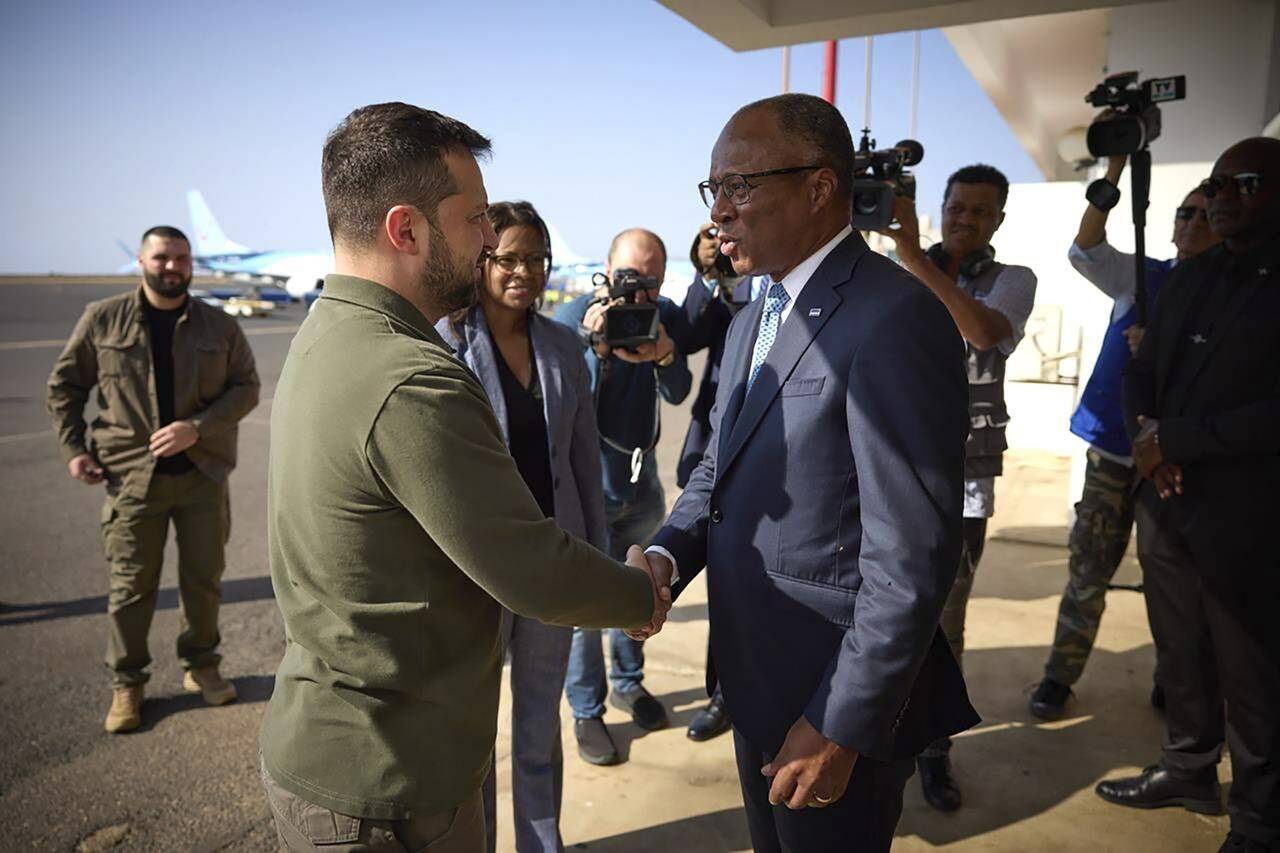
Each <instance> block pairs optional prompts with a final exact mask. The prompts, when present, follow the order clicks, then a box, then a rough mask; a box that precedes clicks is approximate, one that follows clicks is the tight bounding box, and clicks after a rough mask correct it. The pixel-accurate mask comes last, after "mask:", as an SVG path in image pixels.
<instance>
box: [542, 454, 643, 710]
mask: <svg viewBox="0 0 1280 853" xmlns="http://www.w3.org/2000/svg"><path fill="white" fill-rule="evenodd" d="M604 511H605V518H606V519H607V521H608V522H609V554H610V555H611V556H612V557H613V558H614V559H615V560H623V559H625V558H626V556H627V548H629V547H630V546H632V545H646V544H648V542H649V540H650V539H651V538H652V537H653V534H655V533H657V532H658V525H660V524H661V523H662V519H663V518H664V517H665V516H666V513H667V502H666V499H665V498H664V497H663V494H662V484H661V483H660V482H658V480H657V478H656V477H655V478H654V479H653V480H652V481H650V483H649V485H648V486H646V487H645V488H643V489H641V490H639V491H637V492H636V496H635V500H633V501H631V502H621V501H613V500H610V499H609V498H608V497H606V498H605V501H604ZM608 633H609V651H610V664H611V665H610V667H609V683H611V684H612V685H613V689H614V690H621V691H626V690H628V689H630V688H633V687H636V686H637V685H639V684H640V682H641V681H643V680H644V643H643V642H637V641H635V640H633V639H631V638H630V637H628V636H627V635H626V634H624V633H622V631H621V630H620V629H618V628H610V629H609V632H608ZM600 635H601V632H600V631H598V630H588V629H583V628H574V629H573V646H572V647H571V648H570V650H569V674H568V678H567V679H566V681H565V688H564V692H565V696H566V697H567V698H568V699H569V707H570V709H572V711H573V716H574V719H578V720H589V719H594V718H596V717H603V716H604V699H605V696H606V695H607V692H608V690H607V688H608V685H607V684H606V683H605V676H604V646H603V640H602V638H601V636H600Z"/></svg>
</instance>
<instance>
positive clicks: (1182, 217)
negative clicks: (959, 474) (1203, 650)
mask: <svg viewBox="0 0 1280 853" xmlns="http://www.w3.org/2000/svg"><path fill="white" fill-rule="evenodd" d="M1106 116H1107V114H1105V113H1104V114H1103V118H1106ZM1125 161H1126V157H1125V156H1124V155H1116V156H1112V157H1110V158H1109V159H1108V161H1107V174H1106V178H1105V180H1106V181H1107V182H1108V183H1109V184H1111V185H1112V186H1116V187H1118V186H1119V182H1120V175H1121V173H1122V172H1123V171H1124V166H1125ZM1112 200H1113V201H1114V200H1116V199H1115V197H1114V196H1112ZM1104 203H1105V202H1104ZM1206 205H1207V201H1206V199H1205V197H1204V195H1202V194H1201V193H1200V191H1199V190H1198V189H1193V190H1192V191H1191V192H1190V193H1188V194H1187V197H1186V198H1185V199H1183V201H1182V204H1181V205H1180V206H1179V207H1178V209H1177V211H1176V212H1175V214H1174V221H1173V245H1174V247H1175V248H1176V249H1177V255H1176V257H1174V258H1171V259H1169V260H1165V261H1157V260H1156V259H1155V258H1151V257H1148V258H1146V259H1145V262H1146V275H1145V278H1146V290H1147V311H1148V312H1150V311H1151V310H1153V307H1154V305H1155V301H1156V295H1157V294H1158V293H1159V292H1160V289H1161V287H1162V286H1163V284H1164V282H1165V280H1166V279H1168V278H1169V276H1170V275H1171V274H1172V272H1173V270H1174V268H1175V267H1176V266H1177V265H1178V264H1180V263H1182V262H1183V261H1186V260H1188V259H1189V258H1193V257H1195V256H1196V255H1198V254H1200V253H1201V252H1203V251H1204V250H1206V249H1208V248H1210V247H1212V246H1215V245H1217V244H1218V243H1219V242H1221V238H1219V237H1218V236H1217V235H1215V234H1214V233H1213V231H1212V230H1211V229H1210V228H1209V219H1208V216H1207V212H1206ZM1109 214H1110V208H1107V209H1103V208H1101V207H1099V206H1097V205H1096V204H1094V203H1092V202H1090V204H1089V205H1088V207H1087V208H1086V209H1085V212H1084V216H1083V217H1081V219H1080V230H1079V233H1077V234H1076V239H1075V242H1074V243H1072V245H1071V249H1070V250H1069V251H1068V253H1067V257H1068V259H1070V261H1071V265H1072V266H1073V267H1075V268H1076V271H1077V272H1078V273H1080V274H1081V275H1082V276H1084V277H1085V278H1086V279H1088V280H1089V282H1090V283H1092V284H1093V285H1094V286H1095V287H1097V288H1098V289H1099V290H1101V291H1102V292H1103V293H1105V294H1106V295H1107V296H1109V297H1111V298H1112V299H1114V300H1115V304H1114V307H1113V308H1112V310H1111V321H1110V325H1109V326H1108V328H1107V332H1106V334H1105V336H1104V337H1103V341H1102V348H1101V350H1100V352H1099V353H1098V360H1097V361H1096V362H1095V363H1094V368H1093V374H1092V375H1091V376H1090V377H1089V382H1088V384H1087V385H1086V386H1085V389H1084V392H1083V393H1082V394H1081V396H1080V405H1079V406H1078V407H1077V408H1076V411H1075V413H1074V414H1073V415H1072V416H1071V432H1072V433H1074V434H1075V435H1077V436H1079V437H1080V438H1082V439H1084V440H1085V441H1087V442H1089V450H1088V451H1087V454H1086V463H1085V475H1084V489H1083V492H1082V494H1081V496H1080V502H1079V503H1077V504H1076V507H1075V510H1076V518H1075V523H1074V524H1073V525H1072V527H1071V534H1070V536H1069V537H1068V540H1067V545H1068V548H1069V550H1070V553H1071V557H1070V560H1069V561H1068V580H1067V587H1066V589H1065V590H1064V591H1063V593H1062V602H1061V604H1060V605H1059V607H1058V622H1057V628H1056V630H1055V633H1054V638H1053V649H1052V651H1050V653H1049V660H1048V661H1047V662H1046V663H1045V667H1044V679H1043V680H1042V681H1041V682H1040V684H1039V686H1037V687H1036V690H1035V692H1034V693H1033V694H1032V696H1031V700H1030V706H1031V713H1033V714H1035V715H1036V716H1037V717H1040V718H1041V719H1044V720H1056V719H1058V718H1059V717H1060V716H1062V712H1063V708H1064V706H1065V705H1066V702H1067V699H1068V698H1069V697H1070V696H1071V685H1073V684H1075V683H1076V681H1077V680H1079V678H1080V675H1081V673H1082V672H1083V671H1084V665H1085V661H1087V660H1088V659H1089V653H1090V651H1092V649H1093V641H1094V638H1095V637H1096V636H1097V634H1098V626H1099V624H1101V622H1102V611H1103V608H1104V607H1105V606H1106V594H1107V585H1108V584H1109V583H1110V582H1111V578H1112V577H1114V576H1115V573H1116V569H1117V568H1118V567H1119V565H1120V561H1121V560H1122V559H1123V558H1124V553H1125V550H1126V549H1127V548H1128V547H1129V536H1130V533H1131V531H1132V529H1133V517H1134V502H1135V495H1136V492H1135V489H1134V485H1135V483H1136V481H1137V471H1136V469H1135V468H1134V465H1133V451H1132V449H1131V448H1130V445H1129V437H1128V436H1127V435H1126V434H1125V431H1124V412H1123V411H1122V407H1121V404H1120V400H1121V384H1122V374H1123V372H1124V369H1125V367H1126V366H1127V365H1128V364H1129V358H1130V356H1131V354H1132V353H1133V352H1136V351H1137V348H1138V342H1139V341H1140V340H1141V336H1142V327H1141V326H1139V325H1137V315H1138V306H1137V301H1136V299H1137V297H1136V295H1135V287H1136V283H1137V275H1136V273H1135V270H1134V257H1133V255H1131V254H1128V253H1125V252H1121V251H1119V250H1118V249H1116V248H1114V247H1113V246H1112V245H1111V244H1110V243H1109V242H1108V241H1107V233H1106V225H1107V218H1108V215H1109ZM1151 704H1152V705H1153V706H1155V707H1156V708H1158V709H1162V708H1163V707H1164V695H1163V693H1162V692H1161V689H1160V685H1159V684H1157V685H1155V686H1154V687H1153V688H1152V690H1151Z"/></svg>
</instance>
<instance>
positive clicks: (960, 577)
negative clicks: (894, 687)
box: [921, 518, 987, 758]
mask: <svg viewBox="0 0 1280 853" xmlns="http://www.w3.org/2000/svg"><path fill="white" fill-rule="evenodd" d="M986 545H987V520H986V519H985V518H966V519H965V520H964V526H963V528H962V538H961V548H960V565H959V567H958V568H957V569H956V581H955V583H954V584H952V585H951V592H950V594H948V595H947V602H946V604H944V605H943V607H942V619H941V620H940V622H941V625H942V633H943V635H945V636H946V638H947V645H949V646H951V653H952V654H954V655H955V656H956V663H958V664H960V665H961V666H962V667H963V666H964V623H965V619H966V617H967V616H968V613H969V596H970V595H972V594H973V577H974V575H976V574H977V572H978V563H980V562H981V561H982V551H983V549H984V548H986ZM950 751H951V738H949V737H940V738H938V739H937V740H935V741H934V742H933V743H931V744H929V746H928V747H927V748H926V749H925V750H924V752H922V753H921V756H922V757H925V758H939V757H941V756H944V755H946V754H947V753H949V752H950Z"/></svg>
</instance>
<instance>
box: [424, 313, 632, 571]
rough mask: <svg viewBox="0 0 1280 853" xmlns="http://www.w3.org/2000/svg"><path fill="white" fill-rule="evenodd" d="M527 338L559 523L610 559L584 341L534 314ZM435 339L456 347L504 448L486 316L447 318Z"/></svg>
mask: <svg viewBox="0 0 1280 853" xmlns="http://www.w3.org/2000/svg"><path fill="white" fill-rule="evenodd" d="M531 318H532V320H531V322H530V325H529V335H530V337H532V338H533V355H534V360H535V361H536V362H537V368H538V381H539V382H540V383H541V384H542V399H543V403H542V405H543V417H545V418H546V421H547V439H548V441H549V442H550V444H551V447H550V452H551V483H552V489H553V491H554V498H555V513H556V523H557V524H558V525H560V527H561V528H563V529H564V530H567V531H568V532H570V533H572V534H573V535H574V536H577V537H578V538H580V539H585V540H586V541H587V542H590V543H591V544H592V545H594V546H596V547H597V548H599V549H600V550H602V551H605V552H608V550H609V543H608V532H607V528H606V526H605V517H604V489H603V486H602V482H603V481H602V477H601V472H600V434H599V431H598V430H597V428H596V412H595V404H594V399H593V397H592V396H591V380H590V378H589V377H588V375H587V365H586V362H585V361H584V360H583V358H582V341H581V340H579V339H578V336H577V334H575V333H574V331H573V330H572V329H570V328H569V327H568V326H564V325H562V324H560V323H556V322H555V321H553V320H549V319H547V318H546V317H543V316H542V315H541V314H538V313H537V312H533V313H532V314H531ZM436 331H438V332H439V333H440V336H441V337H443V338H444V340H445V343H447V344H449V346H451V347H453V348H454V350H455V351H456V352H457V355H458V358H459V359H461V360H462V361H463V363H465V364H466V365H467V367H469V368H471V370H472V372H474V373H475V374H476V376H477V377H479V379H480V384H481V385H483V386H484V390H485V394H487V395H488V397H489V402H490V403H491V404H492V405H493V413H494V414H495V415H496V416H497V418H498V426H499V428H500V429H501V430H502V440H503V441H504V442H506V443H507V444H508V445H509V444H510V443H511V438H510V436H509V435H508V433H507V404H506V399H505V398H504V397H503V396H502V380H501V379H500V378H499V376H498V361H497V360H498V359H499V358H501V356H500V355H499V354H498V352H497V350H496V348H495V347H494V344H493V338H492V337H490V335H489V327H488V324H487V323H486V322H485V319H484V311H483V310H481V308H480V306H479V305H477V306H475V307H473V308H471V309H470V310H469V311H468V312H467V313H466V315H465V316H464V317H463V319H462V321H461V324H456V323H454V322H452V321H451V318H449V317H445V318H443V319H441V320H440V322H438V323H437V324H436Z"/></svg>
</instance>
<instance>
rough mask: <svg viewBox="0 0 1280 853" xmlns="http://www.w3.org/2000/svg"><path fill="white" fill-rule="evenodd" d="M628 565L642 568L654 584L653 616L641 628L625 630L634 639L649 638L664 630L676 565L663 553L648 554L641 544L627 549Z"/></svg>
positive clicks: (669, 608) (669, 609)
mask: <svg viewBox="0 0 1280 853" xmlns="http://www.w3.org/2000/svg"><path fill="white" fill-rule="evenodd" d="M627 565H628V566H631V567H633V568H637V569H640V570H641V571H643V572H644V573H645V574H647V575H648V576H649V581H650V583H652V584H653V617H652V618H651V619H650V620H649V621H648V622H646V623H645V624H644V625H641V626H640V627H639V628H634V629H631V630H627V631H624V632H623V633H625V634H626V635H627V636H628V637H630V638H631V639H633V640H647V639H649V638H650V637H652V636H653V635H654V634H656V633H658V632H659V631H661V630H662V625H663V623H665V622H666V621H667V613H669V612H670V611H671V578H672V576H673V575H674V574H675V566H673V565H671V561H670V560H668V559H667V558H666V557H664V556H662V555H661V554H646V553H645V552H644V549H643V548H641V547H640V546H639V545H632V546H631V547H630V548H628V549H627Z"/></svg>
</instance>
